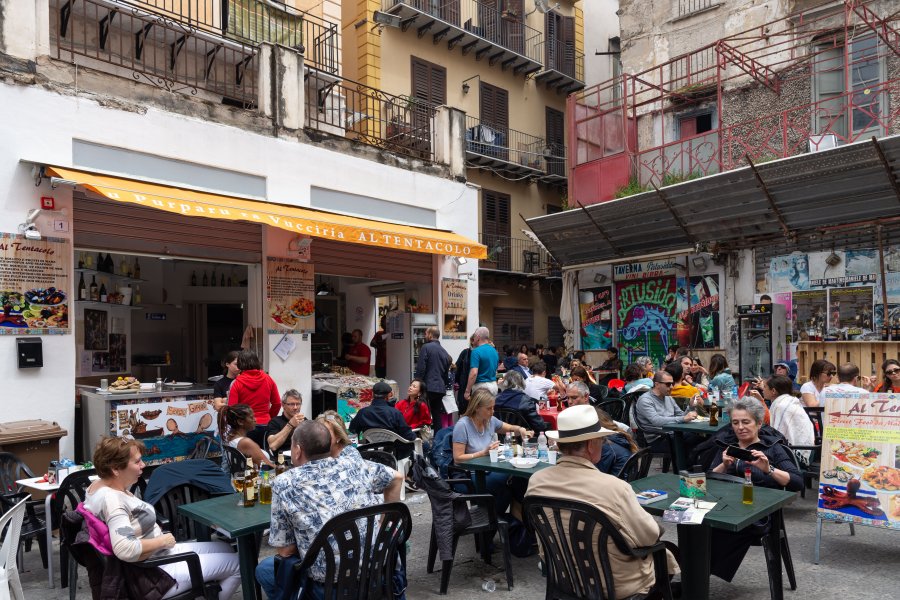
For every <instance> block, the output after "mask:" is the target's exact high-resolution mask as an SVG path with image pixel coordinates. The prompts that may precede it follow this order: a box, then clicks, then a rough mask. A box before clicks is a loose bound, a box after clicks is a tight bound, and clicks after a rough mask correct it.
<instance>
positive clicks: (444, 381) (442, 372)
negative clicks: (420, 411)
mask: <svg viewBox="0 0 900 600" xmlns="http://www.w3.org/2000/svg"><path fill="white" fill-rule="evenodd" d="M440 339H441V330H440V329H438V328H437V327H429V328H428V329H426V330H425V343H424V344H423V345H422V347H421V348H420V349H419V360H418V362H417V363H416V373H415V377H416V379H421V380H422V381H424V382H425V396H426V397H427V398H428V408H429V409H431V423H432V425H431V426H432V428H433V429H434V431H435V432H437V431H438V430H439V429H440V428H441V420H442V418H441V417H442V415H443V414H444V413H445V412H446V411H444V394H446V393H447V388H448V387H449V386H450V364H451V363H452V362H453V359H452V358H450V355H449V354H448V353H447V351H446V350H444V347H443V346H441V342H440Z"/></svg>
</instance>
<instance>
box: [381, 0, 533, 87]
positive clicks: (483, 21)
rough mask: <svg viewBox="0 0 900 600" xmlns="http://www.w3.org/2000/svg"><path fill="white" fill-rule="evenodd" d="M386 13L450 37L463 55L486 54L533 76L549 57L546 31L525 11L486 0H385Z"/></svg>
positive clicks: (492, 62) (423, 32) (425, 32)
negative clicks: (530, 22) (532, 24)
mask: <svg viewBox="0 0 900 600" xmlns="http://www.w3.org/2000/svg"><path fill="white" fill-rule="evenodd" d="M381 1H382V9H383V10H384V11H385V12H388V13H391V14H394V15H397V16H399V17H400V19H401V28H402V29H403V31H406V30H408V29H409V28H411V27H412V28H415V29H416V31H417V33H418V34H419V37H424V36H425V35H431V36H432V39H433V41H434V43H435V44H438V43H439V42H441V41H442V40H443V41H446V42H447V47H448V48H449V49H450V50H452V49H453V48H455V47H456V46H459V47H460V48H461V49H462V53H463V55H467V54H469V53H472V54H473V55H474V56H475V57H476V58H477V59H479V60H481V59H482V58H483V57H487V58H488V59H489V60H488V63H489V64H490V65H491V66H493V65H495V64H497V63H499V64H500V65H501V66H502V68H503V69H504V70H506V69H509V68H511V69H512V70H513V72H514V73H516V74H520V73H524V74H525V75H528V74H530V73H534V72H535V71H538V70H539V69H540V68H541V65H542V64H543V61H544V56H543V53H544V34H543V33H541V32H540V31H538V30H537V29H534V28H533V27H529V26H528V25H526V24H525V15H524V14H517V13H516V12H515V11H513V10H510V9H508V8H503V6H502V4H501V3H500V2H489V1H485V0H381Z"/></svg>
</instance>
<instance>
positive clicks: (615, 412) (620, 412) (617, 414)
mask: <svg viewBox="0 0 900 600" xmlns="http://www.w3.org/2000/svg"><path fill="white" fill-rule="evenodd" d="M597 408H599V409H600V410H602V411H603V412H605V413H606V414H608V415H609V417H610V418H611V419H612V420H613V421H621V420H622V419H623V418H624V416H625V401H624V400H622V399H621V398H615V399H613V400H606V401H605V402H600V403H599V404H598V405H597Z"/></svg>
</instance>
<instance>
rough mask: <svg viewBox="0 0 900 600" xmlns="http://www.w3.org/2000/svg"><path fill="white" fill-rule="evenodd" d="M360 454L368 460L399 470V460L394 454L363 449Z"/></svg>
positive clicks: (373, 449) (360, 449)
mask: <svg viewBox="0 0 900 600" xmlns="http://www.w3.org/2000/svg"><path fill="white" fill-rule="evenodd" d="M359 453H360V455H361V456H362V457H363V458H364V459H366V460H370V461H372V462H375V463H378V464H380V465H384V466H386V467H390V468H392V469H394V470H395V471H396V470H397V458H396V457H395V456H394V454H393V452H385V451H384V450H377V449H375V448H362V447H361V448H359Z"/></svg>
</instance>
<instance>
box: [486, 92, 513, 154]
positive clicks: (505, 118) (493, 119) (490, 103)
mask: <svg viewBox="0 0 900 600" xmlns="http://www.w3.org/2000/svg"><path fill="white" fill-rule="evenodd" d="M480 95H481V100H480V112H481V122H482V123H484V124H485V125H489V126H491V127H492V128H495V129H497V130H500V131H502V132H503V133H504V136H505V135H506V130H507V129H509V92H507V91H506V90H504V89H503V88H498V87H496V86H493V85H490V84H489V83H484V82H482V83H481V93H480ZM504 145H505V144H504Z"/></svg>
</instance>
